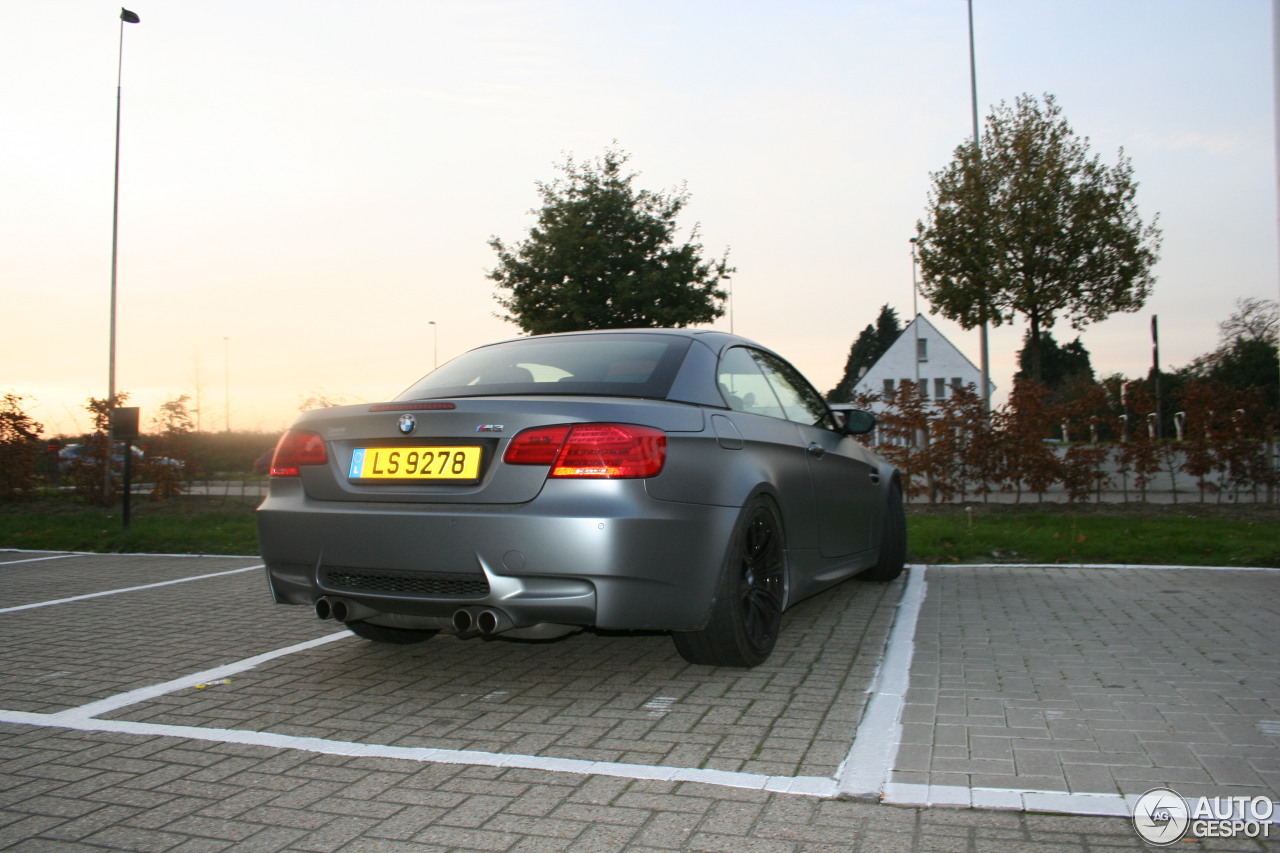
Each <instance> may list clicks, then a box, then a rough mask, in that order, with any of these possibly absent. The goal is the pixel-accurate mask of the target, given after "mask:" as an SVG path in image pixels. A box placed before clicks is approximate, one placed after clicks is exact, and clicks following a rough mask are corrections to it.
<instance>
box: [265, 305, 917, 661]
mask: <svg viewBox="0 0 1280 853" xmlns="http://www.w3.org/2000/svg"><path fill="white" fill-rule="evenodd" d="M874 423H875V421H874V418H873V417H872V416H871V415H869V414H868V413H866V412H861V411H858V410H853V409H843V410H841V411H839V412H833V411H832V409H831V408H830V407H829V406H828V405H827V404H826V403H825V402H824V401H823V399H822V397H821V395H819V394H818V392H817V391H815V390H814V389H813V386H812V385H810V384H809V383H808V382H807V381H806V380H805V379H804V378H803V377H802V376H801V375H800V373H799V372H798V371H797V370H796V369H795V368H794V367H792V366H791V365H790V364H789V363H788V362H787V361H786V360H784V359H783V358H782V357H781V356H779V355H778V354H776V353H774V352H772V351H771V350H768V349H766V348H764V347H762V346H760V345H758V344H755V343H753V342H751V341H749V340H747V339H745V338H742V337H738V336H735V335H730V334H725V333H722V332H718V331H713V330H683V329H682V330H674V329H668V330H625V331H622V330H610V331H593V332H577V333H568V334H560V335H541V336H536V337H530V338H519V339H515V340H509V341H503V342H500V343H495V344H491V345H488V346H483V347H479V348H477V349H474V350H472V351H470V352H467V353H465V354H463V355H461V356H459V357H458V358H456V359H454V360H453V361H450V362H449V363H447V364H445V365H443V366H441V367H440V368H439V369H437V370H435V371H433V372H432V373H430V374H428V375H427V376H426V377H424V378H423V379H421V380H420V381H418V382H416V383H415V384H413V385H412V386H410V387H409V388H408V390H406V391H405V392H404V393H402V394H400V395H399V396H398V397H397V398H396V399H395V400H393V401H390V402H386V403H377V404H372V405H370V404H361V405H353V406H340V407H334V408H327V409H318V410H313V411H309V412H305V413H304V414H303V415H302V416H301V417H300V418H299V419H298V420H297V421H296V422H295V424H294V425H293V427H292V428H291V429H290V430H289V431H287V432H286V433H285V434H284V435H283V436H282V437H281V438H280V441H279V443H278V445H277V447H276V450H275V454H274V457H273V460H272V465H271V471H270V474H271V483H270V488H269V493H268V496H267V498H266V499H265V501H264V502H263V503H262V505H261V507H260V508H259V510H258V513H257V523H258V535H259V541H260V545H261V554H262V558H263V561H264V562H265V564H266V568H267V576H268V579H269V581H270V586H271V590H272V594H273V595H274V597H275V600H276V601H277V602H279V603H282V604H292V605H305V606H307V607H312V608H314V609H315V612H316V614H317V615H318V616H319V617H321V618H328V619H337V620H339V621H341V622H343V623H345V624H346V626H347V627H348V628H350V629H351V630H352V631H353V632H355V633H356V634H358V635H359V636H361V637H365V638H367V639H371V640H376V641H381V642H392V643H407V642H417V641H420V640H425V639H427V638H429V637H431V636H433V635H435V634H437V633H438V632H441V631H443V632H446V633H453V634H456V635H457V636H459V637H463V638H467V637H475V636H485V637H494V636H503V637H510V638H517V639H518V638H525V639H536V638H552V637H556V636H560V635H564V634H567V633H570V632H573V631H577V630H582V629H584V628H595V629H610V630H612V629H620V630H657V631H669V632H671V636H672V638H673V640H674V642H675V646H676V648H677V649H678V651H679V652H680V654H681V655H682V656H683V657H684V658H685V659H686V660H687V661H689V662H691V663H697V664H714V665H725V666H755V665H758V664H760V663H762V662H763V661H765V660H766V659H767V658H768V656H769V654H770V652H771V651H772V649H773V647H774V644H775V642H776V640H777V636H778V630H779V627H780V624H781V617H782V613H783V611H784V610H785V609H786V608H787V607H789V606H791V605H793V604H795V603H796V602H798V601H800V600H802V599H804V598H806V597H808V596H810V595H813V594H815V593H817V592H819V591H821V590H823V589H825V588H827V587H830V586H832V585H833V584H836V583H839V582H840V581H843V580H845V579H847V578H850V577H854V576H857V577H859V578H862V579H864V580H870V581H888V580H892V579H894V578H896V577H898V575H899V574H900V573H901V572H902V568H903V561H904V559H905V554H906V527H905V519H904V517H903V507H902V485H901V480H900V476H899V473H898V471H897V470H896V469H895V468H894V467H893V466H892V465H890V464H889V463H887V462H886V461H885V460H884V459H882V458H880V457H879V456H877V455H876V454H875V453H873V452H872V451H870V450H869V449H867V448H866V447H864V446H863V445H862V444H861V443H860V442H859V441H858V439H857V437H856V436H857V435H860V434H863V433H866V432H869V431H870V430H871V429H872V428H873V426H874Z"/></svg>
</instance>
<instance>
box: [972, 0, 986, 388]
mask: <svg viewBox="0 0 1280 853" xmlns="http://www.w3.org/2000/svg"><path fill="white" fill-rule="evenodd" d="M969 92H970V95H971V100H972V102H973V148H974V150H975V151H977V152H978V157H979V158H981V157H982V134H981V131H980V130H979V127H978V58H977V53H976V51H975V50H974V46H973V0H969ZM984 286H985V282H984ZM985 301H986V300H985V294H984V300H983V302H984V303H985ZM986 308H987V306H986V305H985V304H984V305H983V306H982V314H983V316H982V325H981V327H980V331H979V337H978V346H979V349H980V353H979V359H978V362H979V365H980V372H981V382H982V388H981V389H980V390H979V396H980V397H981V398H982V410H983V412H990V411H991V390H990V389H991V378H990V377H991V349H990V346H989V343H988V338H987V317H986V313H987V312H986Z"/></svg>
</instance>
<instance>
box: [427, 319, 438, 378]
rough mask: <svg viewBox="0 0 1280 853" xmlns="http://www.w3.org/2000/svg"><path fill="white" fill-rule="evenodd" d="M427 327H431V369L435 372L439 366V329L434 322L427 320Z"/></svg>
mask: <svg viewBox="0 0 1280 853" xmlns="http://www.w3.org/2000/svg"><path fill="white" fill-rule="evenodd" d="M427 325H428V326H430V327H431V369H432V370H435V369H436V368H437V367H439V366H440V327H439V326H437V325H436V321H435V320H428V321H427Z"/></svg>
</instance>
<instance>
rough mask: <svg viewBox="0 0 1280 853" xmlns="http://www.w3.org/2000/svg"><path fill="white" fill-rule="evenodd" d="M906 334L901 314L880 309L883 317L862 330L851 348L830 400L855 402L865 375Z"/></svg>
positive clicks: (883, 308) (828, 396) (888, 309)
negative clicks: (859, 383)
mask: <svg viewBox="0 0 1280 853" xmlns="http://www.w3.org/2000/svg"><path fill="white" fill-rule="evenodd" d="M901 334H902V324H901V323H900V322H899V321H898V312H897V311H894V310H893V309H892V308H890V307H889V306H888V304H885V305H883V306H881V308H880V316H879V317H877V318H876V324H875V325H874V326H873V325H871V324H870V323H868V324H867V327H866V328H865V329H863V330H862V332H861V333H860V334H859V335H858V337H857V339H856V340H855V341H854V342H853V346H851V347H849V358H848V359H847V360H846V361H845V364H844V376H843V377H842V378H841V379H840V382H839V383H838V384H837V385H836V387H834V388H832V389H831V390H830V391H828V392H827V399H828V400H830V401H831V402H832V403H848V402H850V401H852V400H853V389H854V388H856V387H857V385H858V380H860V379H861V378H862V374H864V373H866V372H867V371H868V370H870V369H871V366H872V365H873V364H875V363H876V362H877V361H879V360H880V356H882V355H884V354H885V352H886V351H887V350H888V349H889V347H891V346H892V345H893V342H894V341H896V340H897V339H898V336H899V335H901Z"/></svg>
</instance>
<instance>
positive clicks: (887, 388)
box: [884, 379, 893, 397]
mask: <svg viewBox="0 0 1280 853" xmlns="http://www.w3.org/2000/svg"><path fill="white" fill-rule="evenodd" d="M884 395H885V396H886V397H892V396H893V380H892V379H886V380H885V381H884Z"/></svg>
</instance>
